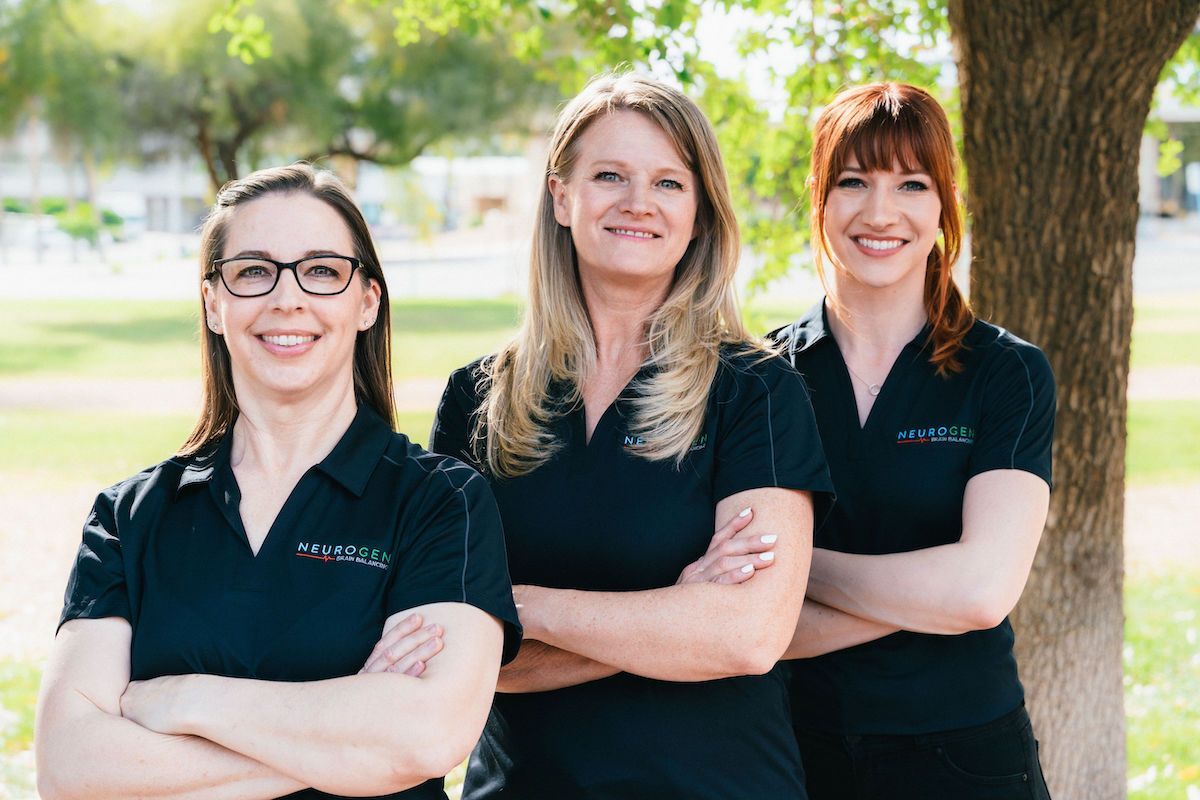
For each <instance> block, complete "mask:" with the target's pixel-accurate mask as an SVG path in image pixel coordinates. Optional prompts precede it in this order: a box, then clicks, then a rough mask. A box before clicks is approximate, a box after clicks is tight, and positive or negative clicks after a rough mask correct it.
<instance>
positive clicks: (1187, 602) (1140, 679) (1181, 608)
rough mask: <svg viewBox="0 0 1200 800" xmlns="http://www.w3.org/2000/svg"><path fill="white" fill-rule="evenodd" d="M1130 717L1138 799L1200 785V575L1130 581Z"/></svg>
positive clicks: (1166, 796)
mask: <svg viewBox="0 0 1200 800" xmlns="http://www.w3.org/2000/svg"><path fill="white" fill-rule="evenodd" d="M1124 660H1125V716H1126V725H1127V741H1128V746H1129V770H1128V774H1129V777H1130V787H1129V788H1130V792H1129V797H1130V799H1131V800H1182V799H1183V798H1184V797H1185V796H1186V797H1187V798H1189V800H1190V798H1191V797H1192V795H1191V794H1186V792H1187V791H1188V787H1189V786H1190V787H1193V791H1194V790H1197V789H1200V735H1197V732H1200V702H1198V699H1200V572H1194V571H1193V572H1178V573H1176V574H1173V575H1155V576H1147V575H1129V576H1126V581H1125V658H1124Z"/></svg>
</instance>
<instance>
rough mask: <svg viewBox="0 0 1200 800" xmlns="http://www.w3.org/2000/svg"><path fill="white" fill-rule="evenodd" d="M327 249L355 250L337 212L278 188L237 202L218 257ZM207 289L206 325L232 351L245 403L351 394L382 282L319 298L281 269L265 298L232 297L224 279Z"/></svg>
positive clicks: (291, 255)
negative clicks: (361, 335)
mask: <svg viewBox="0 0 1200 800" xmlns="http://www.w3.org/2000/svg"><path fill="white" fill-rule="evenodd" d="M330 254H334V255H343V256H353V255H354V240H353V238H352V236H351V233H350V229H349V228H348V227H347V226H346V223H345V222H344V221H343V220H342V218H341V216H340V215H339V214H338V212H337V211H335V210H334V209H333V208H332V207H331V206H329V205H328V204H326V203H325V202H323V201H321V200H318V199H317V198H315V197H313V196H311V195H309V194H305V193H303V192H291V193H284V192H276V193H272V194H268V195H266V196H264V197H260V198H258V199H256V200H251V201H250V202H247V203H243V204H241V205H239V206H238V207H237V209H236V210H235V211H234V213H233V216H232V218H231V219H230V220H229V223H228V228H227V230H226V236H225V248H224V252H222V253H221V258H233V257H235V256H243V255H250V256H263V257H266V258H271V259H274V260H275V261H282V262H290V261H295V260H298V259H301V258H305V257H307V256H312V255H330ZM203 292H204V306H205V311H206V317H207V323H208V326H209V328H210V329H212V330H213V331H214V332H216V333H219V334H221V335H222V336H223V337H224V339H225V345H226V347H227V348H228V350H229V357H230V364H231V368H232V373H233V383H234V387H235V389H236V391H237V395H238V399H239V402H240V403H242V404H244V403H245V402H246V401H247V400H248V399H249V397H250V396H251V395H253V396H255V397H258V398H262V399H271V400H275V401H291V400H297V399H300V398H302V397H304V396H306V395H309V394H312V393H314V392H318V391H326V390H338V391H340V390H342V389H344V390H346V391H349V392H351V393H353V360H354V344H355V339H356V336H357V334H358V332H359V331H363V330H366V329H368V328H369V327H371V325H373V324H374V322H375V318H376V315H377V313H378V311H379V298H380V287H379V285H378V283H376V282H375V281H373V280H372V281H370V282H368V283H366V284H364V283H363V282H362V281H361V280H360V279H359V278H358V277H354V278H353V279H352V280H351V281H350V285H349V286H348V287H347V288H346V291H345V292H343V293H341V294H337V295H330V296H324V297H322V296H316V295H311V294H307V293H305V292H304V291H302V290H301V289H300V286H299V285H298V284H297V283H296V278H295V275H294V274H293V273H292V272H291V271H290V270H284V271H283V274H281V275H280V276H279V282H278V283H277V284H276V285H275V288H274V290H272V291H271V292H270V293H269V294H266V295H263V296H261V297H234V296H233V295H231V294H230V293H229V291H228V290H227V289H226V288H225V286H224V284H223V283H222V282H221V280H220V279H217V280H213V281H205V283H204V284H203Z"/></svg>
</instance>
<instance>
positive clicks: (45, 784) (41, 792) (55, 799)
mask: <svg viewBox="0 0 1200 800" xmlns="http://www.w3.org/2000/svg"><path fill="white" fill-rule="evenodd" d="M37 792H38V797H40V798H42V800H71V798H72V795H71V793H70V792H69V791H67V788H66V787H64V786H63V785H62V784H60V783H59V782H58V781H57V780H56V779H55V778H53V777H51V775H50V773H49V772H48V771H46V770H45V769H39V770H38V774H37Z"/></svg>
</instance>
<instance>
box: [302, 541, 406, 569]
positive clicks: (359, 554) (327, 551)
mask: <svg viewBox="0 0 1200 800" xmlns="http://www.w3.org/2000/svg"><path fill="white" fill-rule="evenodd" d="M296 556H297V557H299V558H313V559H316V560H317V561H321V562H323V563H326V564H329V563H331V562H337V561H344V562H347V563H351V564H363V565H365V566H368V567H375V568H376V569H383V570H386V569H387V568H388V567H389V566H390V565H391V563H392V554H391V553H389V552H387V551H386V550H380V549H379V548H378V547H366V546H363V545H356V544H320V543H319V542H300V543H299V544H297V545H296Z"/></svg>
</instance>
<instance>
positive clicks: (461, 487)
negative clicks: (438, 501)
mask: <svg viewBox="0 0 1200 800" xmlns="http://www.w3.org/2000/svg"><path fill="white" fill-rule="evenodd" d="M382 462H383V465H384V467H385V468H386V469H389V470H392V471H393V472H395V473H396V474H397V479H398V481H399V482H400V483H402V484H404V485H407V486H411V487H413V488H412V491H413V492H415V493H419V494H428V493H432V494H434V495H439V494H442V495H444V494H452V493H455V492H460V491H471V492H474V491H478V490H481V489H483V485H484V484H485V483H486V482H485V481H484V480H483V478H482V477H481V476H480V475H479V473H478V472H476V471H475V469H474V468H473V467H471V466H470V465H468V464H467V463H466V462H464V461H461V460H459V459H457V458H454V457H453V456H446V455H441V454H440V453H433V452H430V451H429V450H426V449H425V448H423V447H421V446H420V445H418V444H416V443H414V442H412V441H411V440H409V438H408V437H407V436H405V435H404V434H403V433H393V434H392V438H391V441H390V442H389V443H388V447H387V450H385V451H384V454H383V458H382Z"/></svg>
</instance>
